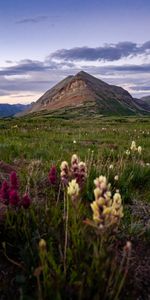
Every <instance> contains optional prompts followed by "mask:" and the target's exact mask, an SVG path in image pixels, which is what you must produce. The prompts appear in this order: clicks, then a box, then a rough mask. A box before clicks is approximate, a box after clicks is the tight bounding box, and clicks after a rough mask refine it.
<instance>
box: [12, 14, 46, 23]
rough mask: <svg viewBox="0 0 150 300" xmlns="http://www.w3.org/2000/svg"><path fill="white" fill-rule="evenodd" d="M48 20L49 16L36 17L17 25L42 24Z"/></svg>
mask: <svg viewBox="0 0 150 300" xmlns="http://www.w3.org/2000/svg"><path fill="white" fill-rule="evenodd" d="M47 19H48V16H36V17H33V18H24V19H21V20H19V21H17V22H16V24H27V23H32V24H35V23H40V22H45V21H46V20H47Z"/></svg>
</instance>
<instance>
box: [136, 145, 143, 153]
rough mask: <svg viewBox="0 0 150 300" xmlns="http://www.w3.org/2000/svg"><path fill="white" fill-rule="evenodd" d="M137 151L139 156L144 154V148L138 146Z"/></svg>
mask: <svg viewBox="0 0 150 300" xmlns="http://www.w3.org/2000/svg"><path fill="white" fill-rule="evenodd" d="M137 151H138V153H139V154H141V153H142V147H141V146H138V148H137Z"/></svg>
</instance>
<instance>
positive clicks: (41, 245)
mask: <svg viewBox="0 0 150 300" xmlns="http://www.w3.org/2000/svg"><path fill="white" fill-rule="evenodd" d="M39 249H40V251H45V250H46V241H45V240H44V239H41V240H40V241H39Z"/></svg>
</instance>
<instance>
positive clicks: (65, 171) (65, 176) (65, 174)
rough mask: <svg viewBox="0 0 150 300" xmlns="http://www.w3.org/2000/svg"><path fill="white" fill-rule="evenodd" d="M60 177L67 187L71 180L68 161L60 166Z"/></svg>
mask: <svg viewBox="0 0 150 300" xmlns="http://www.w3.org/2000/svg"><path fill="white" fill-rule="evenodd" d="M60 170H61V173H60V176H61V181H62V183H63V184H65V185H67V184H68V180H69V166H68V163H67V161H63V162H62V163H61V166H60Z"/></svg>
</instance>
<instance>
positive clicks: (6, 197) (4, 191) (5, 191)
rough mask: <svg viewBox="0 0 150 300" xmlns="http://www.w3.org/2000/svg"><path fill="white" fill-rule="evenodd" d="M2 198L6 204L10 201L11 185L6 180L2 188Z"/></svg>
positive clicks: (0, 197)
mask: <svg viewBox="0 0 150 300" xmlns="http://www.w3.org/2000/svg"><path fill="white" fill-rule="evenodd" d="M0 199H1V200H2V202H3V203H4V204H8V203H9V185H8V182H7V181H6V180H4V181H3V183H2V187H1V189H0Z"/></svg>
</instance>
